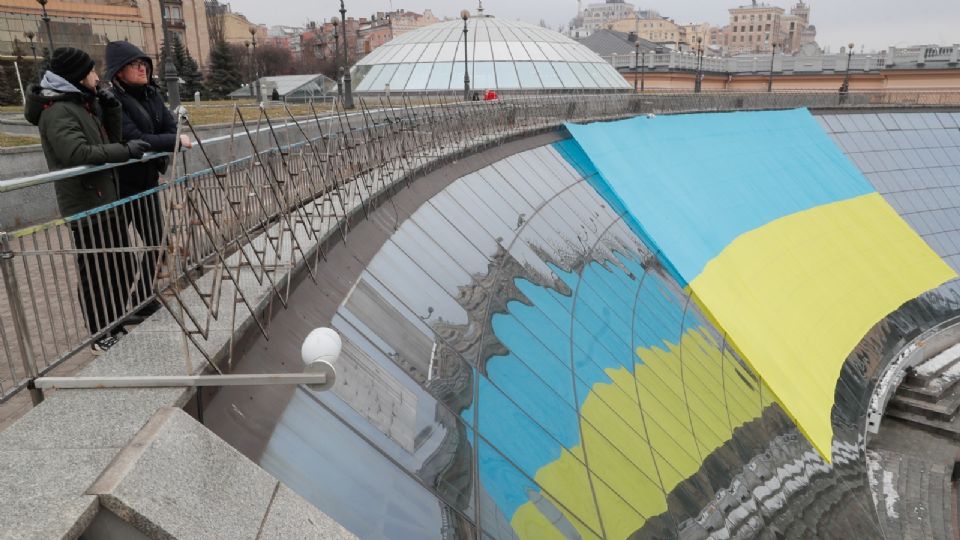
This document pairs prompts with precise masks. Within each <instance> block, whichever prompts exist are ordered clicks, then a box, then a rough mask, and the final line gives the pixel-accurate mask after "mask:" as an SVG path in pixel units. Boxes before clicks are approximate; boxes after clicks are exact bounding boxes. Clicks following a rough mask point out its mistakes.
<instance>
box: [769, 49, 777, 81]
mask: <svg viewBox="0 0 960 540" xmlns="http://www.w3.org/2000/svg"><path fill="white" fill-rule="evenodd" d="M776 57H777V44H776V43H774V44H773V52H771V53H770V78H769V79H767V92H773V60H774V59H775V58H776Z"/></svg>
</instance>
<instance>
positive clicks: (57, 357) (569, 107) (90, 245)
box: [0, 92, 960, 403]
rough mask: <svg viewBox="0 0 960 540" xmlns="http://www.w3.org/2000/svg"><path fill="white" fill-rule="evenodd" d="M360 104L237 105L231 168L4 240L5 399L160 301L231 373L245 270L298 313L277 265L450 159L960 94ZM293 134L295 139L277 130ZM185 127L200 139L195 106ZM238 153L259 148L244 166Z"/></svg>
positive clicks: (315, 257)
mask: <svg viewBox="0 0 960 540" xmlns="http://www.w3.org/2000/svg"><path fill="white" fill-rule="evenodd" d="M418 99H419V100H422V96H421V97H419V98H418ZM357 102H358V109H357V110H356V111H354V112H350V111H345V110H344V109H343V108H342V106H341V105H340V104H337V105H336V107H334V110H333V111H332V112H326V113H324V114H323V115H321V114H320V113H319V112H318V111H317V110H316V108H314V107H313V105H312V104H311V107H310V108H311V114H310V115H308V119H307V120H303V115H302V111H300V113H299V114H298V115H294V113H293V112H292V111H291V110H290V109H289V108H287V107H284V108H283V111H284V112H283V114H282V115H278V114H274V115H273V116H271V115H270V114H269V113H268V112H267V110H265V109H263V108H261V109H259V110H258V113H259V114H258V116H257V118H256V119H254V118H251V117H249V114H250V111H249V109H244V108H241V107H236V106H235V107H234V118H233V127H232V129H231V134H230V136H229V137H228V138H227V140H226V142H225V143H226V144H230V147H231V150H232V152H233V155H232V158H233V159H232V161H229V162H228V163H216V162H214V161H215V160H214V159H212V158H210V156H209V154H208V148H206V147H205V146H204V143H203V141H199V143H198V144H197V145H196V146H195V148H194V149H193V150H192V152H199V153H200V154H202V156H203V157H204V160H203V161H205V162H206V165H207V167H206V168H204V169H203V170H199V171H193V172H191V171H187V170H185V167H184V164H183V163H184V162H183V160H182V159H181V158H180V156H181V154H180V152H177V151H175V152H174V153H173V154H172V157H171V159H172V164H171V167H170V171H169V173H168V174H167V175H166V177H167V179H166V180H165V181H162V182H161V185H160V186H159V187H158V188H155V189H153V190H151V191H148V192H145V193H141V194H138V195H136V196H134V197H129V198H126V199H122V200H118V201H115V202H112V203H110V204H107V205H104V206H102V207H99V208H96V209H93V210H90V211H88V212H84V213H81V214H78V215H74V216H69V217H65V218H62V219H58V220H54V221H50V222H47V223H43V224H41V225H37V226H33V227H29V228H24V229H20V230H16V231H12V232H0V274H2V277H3V288H2V290H0V403H2V402H3V401H6V400H7V399H9V398H10V397H11V396H12V395H14V394H15V393H16V392H18V391H20V390H22V389H24V388H31V393H32V397H33V401H34V403H37V402H39V401H40V400H42V394H41V393H40V391H39V390H37V389H35V388H32V384H31V381H33V380H34V379H36V378H37V377H40V376H43V375H45V374H47V373H49V372H50V371H51V370H52V369H54V368H55V367H56V366H57V365H59V364H60V363H62V362H63V361H64V360H66V359H67V358H69V357H71V356H73V355H75V354H78V353H80V354H89V351H90V345H91V344H92V343H94V342H95V341H97V340H98V339H100V338H102V337H104V336H107V335H110V334H114V333H117V332H119V331H121V329H122V328H123V326H124V325H125V324H126V323H129V322H132V321H135V319H136V318H137V313H138V311H140V312H142V311H141V310H143V309H145V308H149V307H150V306H152V305H153V306H155V305H156V303H157V302H159V304H161V305H162V306H163V307H164V308H165V309H166V311H167V313H168V314H169V315H170V316H172V317H173V319H174V320H176V322H177V324H178V325H179V326H180V327H181V329H182V330H183V335H184V338H185V339H184V343H185V345H188V344H190V343H192V344H194V345H196V346H197V350H199V351H201V354H203V356H204V359H203V360H204V361H205V362H206V363H207V365H208V368H209V370H210V371H211V372H213V373H221V369H223V366H225V365H226V366H229V365H230V363H231V362H232V358H231V357H232V343H231V350H230V351H229V354H228V358H227V359H226V361H225V362H220V360H223V359H219V358H212V357H210V356H209V355H208V354H207V353H205V352H203V351H204V348H203V347H202V346H201V344H202V343H201V342H202V341H203V340H205V339H206V338H207V337H208V336H209V333H210V331H211V328H212V326H211V324H212V322H213V321H218V320H222V319H224V318H227V319H229V321H230V322H229V324H227V325H226V326H227V328H228V329H229V330H230V331H231V332H233V333H235V332H236V331H237V325H236V324H235V321H236V320H237V319H236V317H237V309H238V308H239V309H246V310H248V311H249V313H250V314H251V315H252V316H253V320H254V321H255V324H256V326H258V327H259V329H260V330H261V331H263V332H266V331H267V330H266V325H265V321H262V320H259V319H258V315H257V310H256V303H257V301H256V299H255V298H254V297H253V295H251V294H250V293H249V292H246V291H247V290H249V287H248V285H250V284H249V283H242V282H241V281H242V279H241V270H245V271H247V272H246V274H245V275H248V276H249V275H252V277H253V280H254V281H255V282H256V286H258V287H261V288H262V287H268V288H269V289H272V297H271V298H275V299H277V300H278V301H279V302H281V303H282V304H284V305H286V302H287V300H288V295H289V281H285V282H284V281H283V280H280V279H277V278H276V274H277V272H276V270H277V269H278V268H292V267H303V268H304V269H305V271H306V272H307V273H308V275H309V276H310V277H311V278H312V279H314V280H316V269H317V265H318V264H319V261H320V258H322V257H323V255H324V254H323V249H322V243H321V237H322V236H323V235H325V234H327V233H328V232H329V231H335V232H334V233H333V234H336V235H338V236H339V237H341V238H342V239H344V240H345V239H346V233H347V227H348V220H347V219H346V217H347V216H348V215H352V214H355V213H362V215H366V213H367V212H368V211H369V209H370V204H371V201H372V200H374V199H375V198H376V197H377V196H378V194H379V193H382V192H383V191H384V190H387V189H389V188H390V187H391V186H393V185H394V184H396V183H397V182H400V181H401V180H403V179H407V178H412V177H413V176H416V175H417V174H421V173H423V172H426V171H428V170H430V169H431V168H434V167H438V166H440V165H442V164H443V163H444V162H445V158H447V157H451V156H455V155H461V154H463V153H468V152H472V151H475V150H477V149H480V148H483V147H485V146H487V145H490V144H494V143H496V142H497V141H501V140H504V139H506V138H510V137H517V136H522V135H524V134H528V133H532V132H536V131H540V130H546V129H551V128H555V127H557V126H559V125H561V124H562V123H563V122H568V121H573V122H578V121H594V120H607V119H616V118H623V117H629V116H635V115H638V114H645V113H671V112H692V111H731V110H757V109H783V108H794V107H811V108H836V107H842V108H870V107H890V106H911V107H913V106H947V105H949V106H960V93H851V94H849V95H846V96H839V95H838V94H837V93H796V92H791V93H757V94H747V93H732V94H731V93H703V94H679V93H677V94H639V95H638V94H599V95H598V94H576V95H570V94H567V95H558V94H554V95H532V96H517V97H511V98H506V99H500V100H497V101H492V102H462V101H458V100H456V98H454V97H451V96H448V95H447V96H445V95H442V94H437V95H435V96H433V97H431V98H430V99H429V103H430V104H428V105H420V104H416V103H414V102H413V101H412V100H411V99H410V98H408V97H404V96H400V97H396V96H395V97H387V96H383V97H369V98H359V99H358V100H357ZM421 102H422V101H421ZM280 122H282V123H287V124H290V125H293V126H294V128H293V129H285V130H283V131H282V132H280V131H279V130H275V129H274V127H275V125H276V124H277V123H280ZM178 130H179V131H181V132H182V133H190V134H192V135H193V137H194V138H196V132H195V129H194V126H193V125H192V124H191V123H190V119H189V118H188V117H187V116H186V115H185V114H184V112H183V111H182V110H181V114H180V116H179V122H178ZM240 143H243V144H240ZM238 148H249V149H251V152H250V153H249V155H245V156H238V155H236V153H237V149H238ZM148 157H149V156H148ZM119 165H120V164H114V165H105V166H99V167H98V168H104V167H115V166H119ZM91 169H92V168H83V169H80V170H71V171H69V172H61V173H50V174H46V175H39V176H36V177H30V178H22V179H15V180H8V181H0V192H4V191H7V192H9V191H12V190H15V189H19V188H22V187H26V186H33V185H37V184H39V183H44V182H63V181H70V180H71V179H73V178H75V177H76V176H78V175H79V174H82V173H83V172H89V171H90V170H91ZM245 279H248V280H249V279H250V278H245ZM227 285H228V286H227ZM223 306H228V308H229V313H224V312H223ZM189 349H190V348H189V347H188V350H189ZM189 362H190V361H189V360H188V366H187V371H188V373H187V374H191V373H189V372H191V371H192V369H193V368H192V366H191V365H189Z"/></svg>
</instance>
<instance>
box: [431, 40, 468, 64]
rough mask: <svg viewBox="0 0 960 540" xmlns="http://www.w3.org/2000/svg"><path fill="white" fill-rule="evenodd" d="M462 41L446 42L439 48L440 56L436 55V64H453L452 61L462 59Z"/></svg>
mask: <svg viewBox="0 0 960 540" xmlns="http://www.w3.org/2000/svg"><path fill="white" fill-rule="evenodd" d="M461 47H463V40H460V41H448V42H446V43H444V44H443V46H442V47H440V54H438V55H437V62H453V61H454V60H457V59H458V58H459V59H461V60H462V59H463V49H462V48H461Z"/></svg>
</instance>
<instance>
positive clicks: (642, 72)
mask: <svg viewBox="0 0 960 540" xmlns="http://www.w3.org/2000/svg"><path fill="white" fill-rule="evenodd" d="M646 73H647V51H642V52H640V92H641V93H643V82H644V81H643V79H644V75H646Z"/></svg>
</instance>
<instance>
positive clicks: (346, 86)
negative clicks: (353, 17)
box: [340, 0, 353, 109]
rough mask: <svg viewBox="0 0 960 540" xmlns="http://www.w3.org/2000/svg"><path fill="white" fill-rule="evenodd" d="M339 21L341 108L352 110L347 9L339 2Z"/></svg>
mask: <svg viewBox="0 0 960 540" xmlns="http://www.w3.org/2000/svg"><path fill="white" fill-rule="evenodd" d="M340 20H342V21H343V106H344V107H346V108H347V109H352V108H353V88H352V87H353V79H352V78H351V76H350V55H349V51H350V42H349V40H348V39H347V8H345V7H343V0H340Z"/></svg>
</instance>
